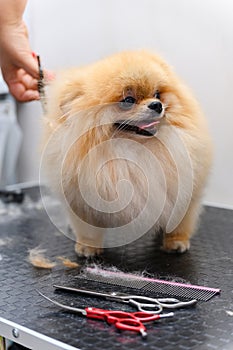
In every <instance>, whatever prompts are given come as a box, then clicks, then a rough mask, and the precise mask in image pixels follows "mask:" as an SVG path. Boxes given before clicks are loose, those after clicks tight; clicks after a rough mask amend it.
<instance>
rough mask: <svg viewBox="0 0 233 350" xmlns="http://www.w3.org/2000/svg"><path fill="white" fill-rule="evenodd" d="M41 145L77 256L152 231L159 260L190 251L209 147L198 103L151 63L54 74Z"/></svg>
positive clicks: (150, 59)
mask: <svg viewBox="0 0 233 350" xmlns="http://www.w3.org/2000/svg"><path fill="white" fill-rule="evenodd" d="M43 144H44V146H45V147H44V150H45V151H44V153H43V162H44V164H45V167H46V169H47V174H48V176H49V180H50V184H51V186H52V188H53V189H54V191H56V192H57V193H58V194H60V198H61V200H62V201H63V205H64V206H65V208H66V210H67V213H68V215H69V219H70V225H71V227H72V230H73V231H74V234H75V237H76V244H75V250H76V252H77V253H78V255H81V256H86V257H88V256H92V255H96V254H100V253H101V252H102V249H103V248H104V247H110V246H111V247H113V246H119V245H123V244H127V243H130V242H132V241H133V240H136V239H137V238H139V237H140V236H142V235H143V234H144V233H146V232H147V231H149V230H150V229H152V228H153V229H154V230H155V231H156V232H158V231H159V230H161V229H162V230H163V247H162V248H163V249H164V250H165V251H167V252H180V253H183V252H185V251H186V250H188V249H189V247H190V238H191V236H192V235H193V233H194V232H195V229H196V227H197V224H198V218H199V216H200V212H201V200H202V196H203V189H204V187H205V184H206V180H207V177H208V174H209V170H210V166H211V161H212V143H211V139H210V136H209V133H208V128H207V125H206V121H205V118H204V116H203V114H202V112H201V110H200V107H199V105H198V103H197V102H196V100H195V99H194V98H193V96H192V94H191V93H190V91H189V90H188V89H187V87H186V86H185V85H184V84H183V82H181V81H180V79H179V78H178V77H177V76H176V74H175V73H174V72H173V70H172V69H171V67H170V66H169V65H168V64H167V63H166V62H164V61H163V59H161V58H160V57H159V56H157V55H155V54H153V53H151V52H147V51H133V52H123V53H118V54H115V55H113V56H111V57H109V58H106V59H103V60H101V61H99V62H97V63H94V64H91V65H88V66H84V67H81V68H77V69H76V68H75V69H71V70H67V71H65V72H62V73H60V74H58V75H57V77H56V79H55V81H54V83H53V84H52V86H51V89H50V95H49V98H48V111H47V114H46V115H45V117H44V140H43Z"/></svg>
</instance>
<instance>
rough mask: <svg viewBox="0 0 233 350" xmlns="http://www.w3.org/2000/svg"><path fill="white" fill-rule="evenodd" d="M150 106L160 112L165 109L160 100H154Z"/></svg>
mask: <svg viewBox="0 0 233 350" xmlns="http://www.w3.org/2000/svg"><path fill="white" fill-rule="evenodd" d="M148 108H150V109H153V111H155V112H156V113H158V114H160V113H161V112H162V110H163V105H162V103H161V102H159V101H153V102H151V103H150V104H149V105H148Z"/></svg>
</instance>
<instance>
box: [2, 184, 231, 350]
mask: <svg viewBox="0 0 233 350" xmlns="http://www.w3.org/2000/svg"><path fill="white" fill-rule="evenodd" d="M24 192H25V193H26V198H25V201H24V203H22V204H4V205H3V204H1V206H0V335H2V336H3V337H6V338H8V339H11V340H13V341H15V342H16V343H19V344H22V345H24V346H25V347H28V348H29V349H33V350H46V349H48V350H50V349H51V350H52V349H67V350H69V349H70V350H71V349H81V350H90V349H95V350H99V349H101V350H104V349H110V348H111V349H112V350H115V349H122V350H129V349H135V350H136V349H140V350H141V349H144V348H145V349H151V350H159V349H163V350H173V349H174V348H175V349H177V350H178V349H180V350H186V349H187V350H188V349H198V350H208V349H210V350H214V349H216V350H232V349H233V263H232V261H233V211H231V210H226V209H219V208H214V207H206V208H205V211H204V213H203V215H202V219H201V225H200V228H199V230H198V232H197V234H196V235H195V237H194V238H193V240H192V245H191V250H190V251H189V252H187V253H186V254H183V255H176V254H173V255H167V254H165V253H163V252H161V251H160V250H159V244H158V243H157V244H156V242H155V238H154V237H153V236H152V235H150V234H148V235H146V236H143V237H142V238H141V239H139V240H138V241H136V242H134V243H132V244H130V245H127V246H124V247H120V248H114V249H108V250H106V251H105V253H104V255H103V257H102V258H101V259H98V260H97V261H98V262H101V263H102V264H104V265H105V266H112V265H114V266H117V267H118V268H119V269H121V270H124V271H129V272H132V271H136V270H137V271H143V270H145V269H146V270H147V272H149V273H153V274H154V275H155V276H156V277H157V278H163V279H166V278H167V277H168V276H169V277H172V278H174V279H175V280H178V281H179V280H180V281H185V282H189V283H192V284H199V285H203V286H204V285H205V286H209V287H216V288H221V290H222V293H221V295H220V296H215V297H214V298H212V299H211V300H209V301H208V302H198V304H197V305H196V307H195V308H189V309H180V310H177V311H175V317H173V318H171V319H163V320H159V321H157V322H155V323H153V324H147V325H146V327H147V329H148V337H147V339H145V340H143V339H142V338H141V337H140V335H138V334H136V333H132V332H119V331H117V330H116V329H115V328H114V326H109V325H107V324H106V323H104V322H102V321H98V320H90V319H86V318H82V317H81V316H79V315H75V314H71V313H68V312H66V311H62V310H61V309H59V308H57V307H56V306H54V305H52V304H50V303H49V302H48V301H47V300H44V299H43V298H42V297H41V296H40V295H39V294H38V291H37V290H40V291H41V292H43V293H44V294H46V295H47V296H49V297H51V298H53V299H56V300H58V301H60V302H63V303H66V304H67V303H69V302H70V303H73V304H74V305H76V306H77V307H78V306H79V307H86V306H96V307H100V308H113V309H114V308H115V309H119V308H123V309H124V310H127V311H133V310H132V309H131V308H130V307H129V306H127V305H123V304H119V303H116V302H110V301H109V300H104V299H95V298H89V297H84V296H81V295H80V296H77V295H76V296H75V295H67V294H65V293H59V292H57V293H54V292H53V288H52V285H53V284H54V283H56V284H71V283H72V284H73V285H74V284H75V283H76V284H77V285H79V286H80V281H79V280H78V279H76V276H77V274H78V269H77V268H76V269H68V268H66V267H65V266H63V265H62V264H59V265H57V266H56V267H54V268H53V269H51V270H44V269H37V268H35V267H33V266H32V265H31V264H30V263H29V262H28V260H27V257H28V250H29V249H31V248H35V247H37V246H40V247H41V248H42V249H43V248H44V249H47V251H46V256H48V257H49V258H51V259H52V260H54V259H55V258H56V257H57V256H65V257H67V258H70V259H71V260H72V261H76V262H78V263H79V264H80V266H83V265H84V264H87V263H86V262H85V260H84V259H78V258H77V257H76V255H75V253H74V242H73V241H72V240H70V239H69V238H67V237H66V236H64V235H63V234H60V233H59V232H58V230H57V229H56V228H55V227H54V226H53V224H52V223H51V222H50V220H49V218H48V216H47V214H46V212H45V210H44V209H43V207H42V205H41V202H40V197H39V189H38V187H33V188H26V189H24ZM56 205H57V204H54V211H55V212H56ZM51 206H53V200H52V198H51ZM61 219H62V218H61ZM178 278H179V279H178ZM78 283H79V284H78ZM84 287H86V288H99V289H100V285H99V284H98V283H96V282H88V281H86V282H85V283H84ZM101 288H102V289H104V288H103V287H101ZM111 289H112V290H113V289H114V287H113V286H109V287H108V290H111ZM117 289H118V291H119V290H120V291H122V292H124V291H125V289H124V288H120V287H117ZM105 290H106V289H105Z"/></svg>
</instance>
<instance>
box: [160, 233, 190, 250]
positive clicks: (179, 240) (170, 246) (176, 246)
mask: <svg viewBox="0 0 233 350" xmlns="http://www.w3.org/2000/svg"><path fill="white" fill-rule="evenodd" d="M189 248H190V241H189V239H188V238H187V237H186V235H180V234H167V235H165V237H164V240H163V246H162V250H163V251H165V252H167V253H184V252H186V251H187V250H189Z"/></svg>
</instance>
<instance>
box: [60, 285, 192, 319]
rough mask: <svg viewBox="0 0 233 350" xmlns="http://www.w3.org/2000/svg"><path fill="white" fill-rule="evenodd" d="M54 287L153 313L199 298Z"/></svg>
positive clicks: (190, 302) (190, 303)
mask: <svg viewBox="0 0 233 350" xmlns="http://www.w3.org/2000/svg"><path fill="white" fill-rule="evenodd" d="M53 287H54V288H56V289H58V290H64V291H69V292H75V293H82V294H86V295H90V296H96V297H101V298H106V299H111V300H115V301H118V302H121V303H127V304H130V305H133V306H135V307H136V308H137V309H138V310H139V311H141V312H147V313H151V314H160V313H161V312H162V311H163V309H177V308H181V307H186V306H191V305H194V304H196V302H197V300H196V299H193V300H190V301H180V300H178V299H175V298H150V297H146V296H140V295H127V294H122V293H116V292H113V293H102V292H96V291H94V290H87V289H81V288H80V289H79V288H73V287H66V286H59V285H54V286H53Z"/></svg>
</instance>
